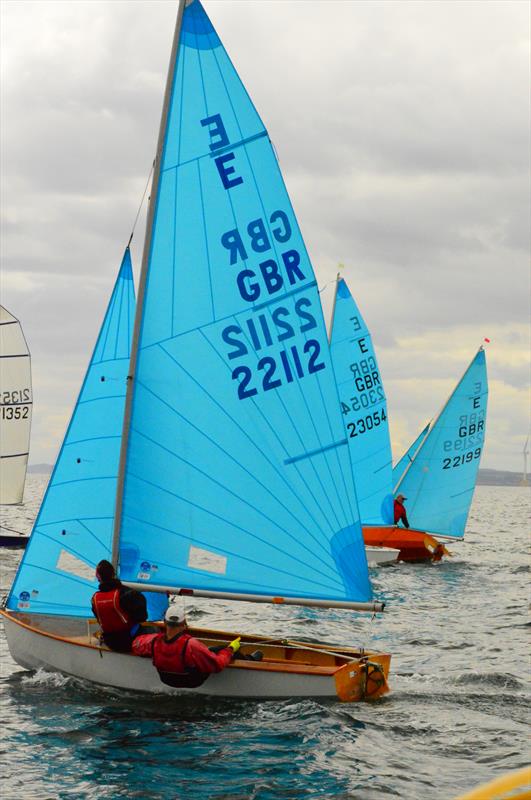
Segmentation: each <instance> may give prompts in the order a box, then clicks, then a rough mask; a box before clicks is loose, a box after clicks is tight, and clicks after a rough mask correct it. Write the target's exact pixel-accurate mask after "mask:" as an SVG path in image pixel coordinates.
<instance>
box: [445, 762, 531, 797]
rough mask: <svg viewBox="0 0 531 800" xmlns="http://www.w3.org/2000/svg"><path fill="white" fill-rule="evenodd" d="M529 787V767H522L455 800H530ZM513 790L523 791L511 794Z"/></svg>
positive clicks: (530, 791) (530, 780)
mask: <svg viewBox="0 0 531 800" xmlns="http://www.w3.org/2000/svg"><path fill="white" fill-rule="evenodd" d="M530 785H531V767H524V768H523V769H519V770H517V771H516V772H510V773H509V774H508V775H502V776H501V778H496V779H495V780H493V781H490V783H486V784H483V786H480V787H479V788H477V789H473V790H472V791H471V792H467V794H462V795H460V796H459V797H457V798H456V800H530V799H531V790H530V788H529V787H530ZM514 789H522V790H523V791H522V792H518V794H513V793H512V792H513V790H514ZM508 792H510V793H511V794H508Z"/></svg>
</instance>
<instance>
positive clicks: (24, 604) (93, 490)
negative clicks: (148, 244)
mask: <svg viewBox="0 0 531 800" xmlns="http://www.w3.org/2000/svg"><path fill="white" fill-rule="evenodd" d="M134 313H135V294H134V285H133V275H132V270H131V257H130V254H129V249H127V250H126V251H125V254H124V257H123V261H122V264H121V267H120V272H119V275H118V278H117V280H116V283H115V286H114V291H113V293H112V296H111V299H110V302H109V306H108V308H107V312H106V314H105V319H104V321H103V325H102V327H101V330H100V333H99V336H98V340H97V343H96V347H95V349H94V352H93V355H92V359H91V361H90V364H89V367H88V370H87V373H86V375H85V379H84V381H83V385H82V388H81V392H80V394H79V397H78V400H77V404H76V406H75V409H74V412H73V414H72V419H71V420H70V424H69V426H68V429H67V432H66V435H65V439H64V441H63V444H62V447H61V450H60V452H59V456H58V458H57V462H56V464H55V468H54V471H53V474H52V476H51V478H50V482H49V484H48V488H47V490H46V494H45V496H44V499H43V501H42V504H41V508H40V511H39V514H38V516H37V519H36V521H35V524H34V526H33V531H32V534H31V538H30V541H29V543H28V546H27V548H26V551H25V553H24V557H23V560H22V563H21V565H20V567H19V570H18V573H17V576H16V578H15V582H14V583H13V587H12V589H11V593H10V595H9V600H8V603H7V606H8V608H11V609H13V610H31V611H32V612H34V611H35V612H40V613H43V614H65V615H72V616H87V614H88V613H90V598H91V596H92V594H93V592H94V591H95V588H96V582H95V578H94V568H95V566H96V564H97V563H98V561H99V560H100V559H102V558H109V557H110V553H111V541H112V527H113V516H114V504H115V495H116V479H117V475H118V458H119V453H120V440H121V434H122V424H123V412H124V404H125V394H126V378H127V374H128V369H129V356H130V343H131V336H132V327H133V320H134Z"/></svg>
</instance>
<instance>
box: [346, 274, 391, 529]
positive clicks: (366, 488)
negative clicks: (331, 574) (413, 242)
mask: <svg viewBox="0 0 531 800" xmlns="http://www.w3.org/2000/svg"><path fill="white" fill-rule="evenodd" d="M330 349H331V353H332V360H333V364H334V370H335V373H336V380H337V386H338V390H339V397H340V402H341V411H342V417H343V424H344V426H345V434H346V436H347V441H348V445H349V449H350V457H351V461H352V472H353V476H354V483H355V486H356V494H357V498H358V505H359V510H360V516H361V519H362V522H363V524H366V525H385V524H392V523H393V497H392V459H391V441H390V437H389V423H388V419H387V402H386V397H385V392H384V388H383V382H382V379H381V374H380V370H379V367H378V363H377V360H376V353H375V351H374V346H373V344H372V339H371V335H370V332H369V330H368V328H367V325H366V323H365V320H364V319H363V317H362V315H361V313H360V311H359V309H358V306H357V304H356V302H355V300H354V298H353V297H352V295H351V293H350V291H349V289H348V286H347V284H346V283H345V281H344V280H342V279H341V280H339V281H338V287H337V295H336V304H335V310H334V322H333V328H332V335H331V343H330Z"/></svg>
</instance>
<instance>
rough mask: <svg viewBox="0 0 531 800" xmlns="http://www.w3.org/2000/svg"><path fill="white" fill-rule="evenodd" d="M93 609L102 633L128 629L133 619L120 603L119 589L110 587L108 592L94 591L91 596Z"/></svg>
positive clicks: (131, 625)
mask: <svg viewBox="0 0 531 800" xmlns="http://www.w3.org/2000/svg"><path fill="white" fill-rule="evenodd" d="M92 602H93V603H94V610H95V612H96V616H97V618H98V622H99V623H100V627H101V629H102V631H103V632H104V633H121V632H122V631H129V630H130V629H131V628H132V627H133V625H134V620H132V619H131V617H130V616H129V614H128V613H127V612H126V611H124V610H123V608H122V606H121V605H120V590H119V589H111V590H110V591H109V592H96V594H95V595H94V596H93V598H92Z"/></svg>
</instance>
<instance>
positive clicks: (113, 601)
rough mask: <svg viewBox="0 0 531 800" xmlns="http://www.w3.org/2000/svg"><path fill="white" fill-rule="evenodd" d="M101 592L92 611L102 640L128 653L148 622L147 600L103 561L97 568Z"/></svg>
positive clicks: (113, 648)
mask: <svg viewBox="0 0 531 800" xmlns="http://www.w3.org/2000/svg"><path fill="white" fill-rule="evenodd" d="M96 578H97V580H98V581H99V587H98V591H97V592H95V594H94V595H93V596H92V611H93V613H94V616H95V617H96V619H97V620H98V622H99V623H100V628H101V632H102V639H103V641H104V642H105V644H106V645H107V647H110V649H111V650H117V651H118V652H120V653H128V652H130V650H131V644H132V642H133V639H134V637H135V636H136V634H137V632H138V630H139V623H140V622H145V620H146V619H147V608H146V598H145V597H144V595H143V594H142V593H141V592H137V591H136V589H129V588H128V587H127V586H124V585H123V583H122V582H121V581H120V580H119V579H118V578H117V577H116V573H115V571H114V567H113V565H112V564H111V563H110V561H107V560H106V559H103V561H100V563H99V564H98V565H97V567H96Z"/></svg>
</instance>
